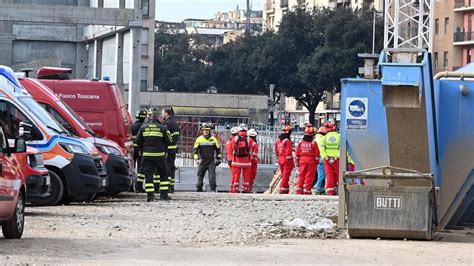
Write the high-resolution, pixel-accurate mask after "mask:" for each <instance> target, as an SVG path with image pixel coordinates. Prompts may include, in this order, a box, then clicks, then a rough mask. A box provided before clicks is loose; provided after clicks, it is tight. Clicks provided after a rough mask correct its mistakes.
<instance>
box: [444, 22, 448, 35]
mask: <svg viewBox="0 0 474 266" xmlns="http://www.w3.org/2000/svg"><path fill="white" fill-rule="evenodd" d="M448 27H449V18H444V33H448Z"/></svg>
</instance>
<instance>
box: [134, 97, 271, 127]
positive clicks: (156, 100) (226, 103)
mask: <svg viewBox="0 0 474 266" xmlns="http://www.w3.org/2000/svg"><path fill="white" fill-rule="evenodd" d="M125 97H127V96H126V94H125ZM140 103H141V105H146V106H148V105H149V104H150V103H151V105H154V106H191V107H216V108H219V107H220V108H244V109H248V110H249V113H250V118H251V121H252V122H254V123H257V124H267V123H268V97H267V96H262V95H237V94H207V93H178V92H151V91H150V92H141V93H140Z"/></svg>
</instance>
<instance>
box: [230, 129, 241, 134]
mask: <svg viewBox="0 0 474 266" xmlns="http://www.w3.org/2000/svg"><path fill="white" fill-rule="evenodd" d="M238 133H239V128H238V127H233V128H231V129H230V134H232V135H236V134H238Z"/></svg>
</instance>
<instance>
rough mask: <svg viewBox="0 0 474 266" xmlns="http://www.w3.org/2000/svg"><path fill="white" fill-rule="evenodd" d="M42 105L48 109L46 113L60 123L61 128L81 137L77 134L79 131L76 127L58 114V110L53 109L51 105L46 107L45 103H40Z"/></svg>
mask: <svg viewBox="0 0 474 266" xmlns="http://www.w3.org/2000/svg"><path fill="white" fill-rule="evenodd" d="M40 105H41V106H42V107H43V108H44V109H46V111H48V113H49V114H50V115H51V116H52V117H53V118H54V119H56V121H58V122H59V124H61V126H63V127H64V128H65V129H67V131H69V132H70V133H71V134H73V135H76V136H79V135H78V134H77V131H76V130H75V129H74V127H73V126H72V125H71V124H70V123H69V122H68V121H67V120H66V119H65V118H64V117H63V116H62V115H61V114H60V113H59V112H58V111H56V109H54V108H53V107H51V106H50V105H46V104H43V103H40Z"/></svg>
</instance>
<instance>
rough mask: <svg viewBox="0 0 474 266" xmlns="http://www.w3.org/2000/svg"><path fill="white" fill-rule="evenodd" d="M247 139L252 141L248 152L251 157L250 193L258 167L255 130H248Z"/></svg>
mask: <svg viewBox="0 0 474 266" xmlns="http://www.w3.org/2000/svg"><path fill="white" fill-rule="evenodd" d="M248 135H249V137H250V138H251V139H252V140H253V146H252V147H251V148H250V152H251V153H252V155H253V158H252V160H251V163H252V166H251V167H250V191H252V188H253V183H254V182H255V178H256V177H257V167H258V143H257V131H256V130H255V129H253V128H252V129H250V130H249V132H248Z"/></svg>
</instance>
